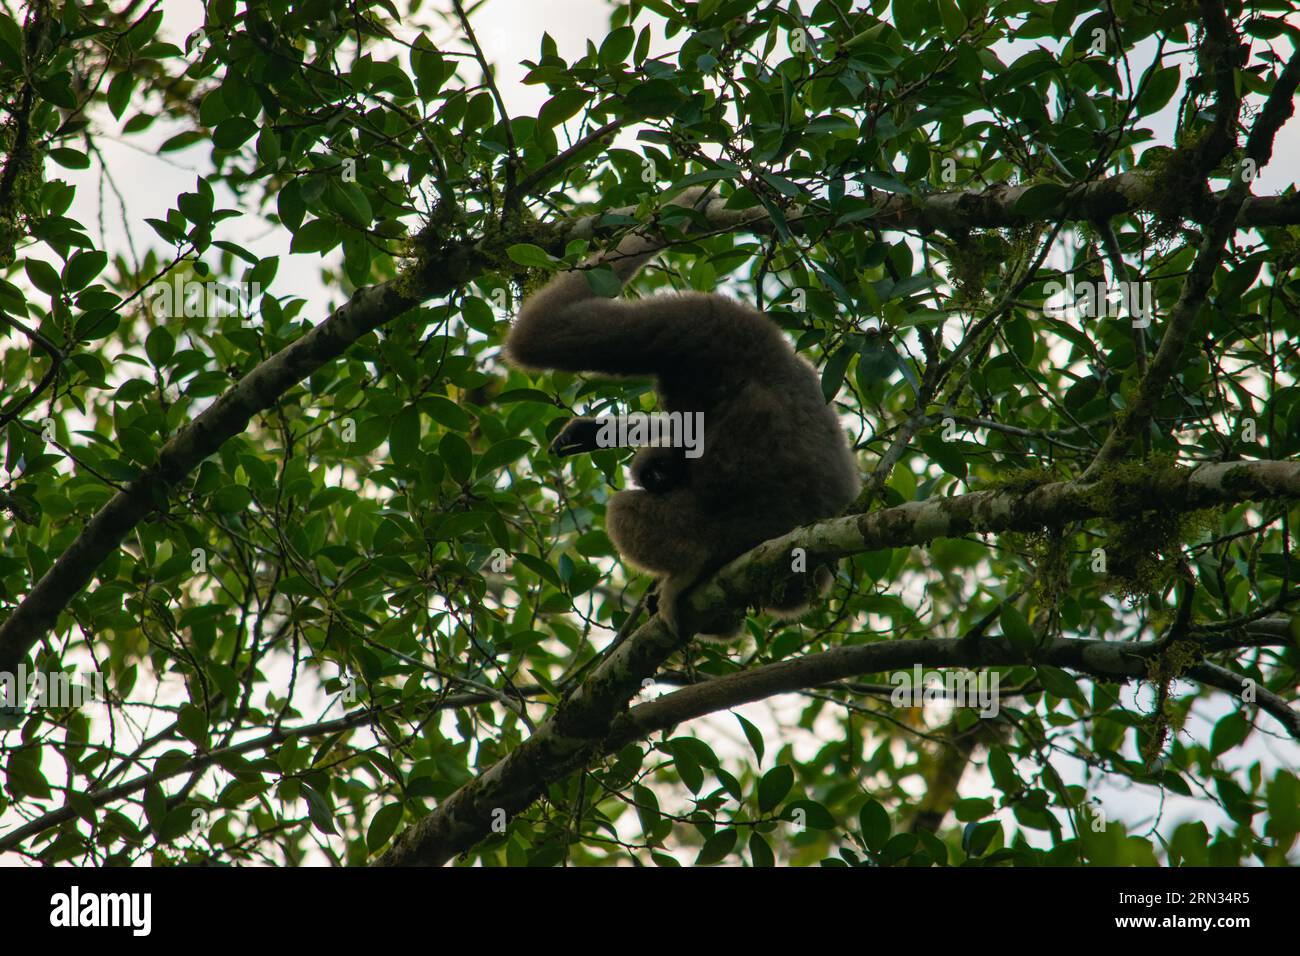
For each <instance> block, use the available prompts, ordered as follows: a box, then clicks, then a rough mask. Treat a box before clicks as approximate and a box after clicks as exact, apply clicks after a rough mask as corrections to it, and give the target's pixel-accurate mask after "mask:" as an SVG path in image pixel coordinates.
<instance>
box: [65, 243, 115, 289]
mask: <svg viewBox="0 0 1300 956" xmlns="http://www.w3.org/2000/svg"><path fill="white" fill-rule="evenodd" d="M106 265H108V255H107V254H106V253H103V252H100V251H99V250H98V249H90V250H86V251H84V252H78V253H76V254H75V255H74V256H73V257H72V258H71V259H69V260H68V264H67V265H65V266H64V267H63V286H64V288H66V289H67V290H68V291H69V292H76V291H78V290H79V289H84V288H85V287H86V286H88V285H90V280H91V279H93V278H95V276H97V275H99V274H100V273H101V272H103V271H104V266H106Z"/></svg>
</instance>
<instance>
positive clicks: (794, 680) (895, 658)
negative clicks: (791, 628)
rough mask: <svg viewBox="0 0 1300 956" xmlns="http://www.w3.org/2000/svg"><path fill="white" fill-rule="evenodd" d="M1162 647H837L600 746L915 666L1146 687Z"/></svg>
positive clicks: (647, 719) (732, 681)
mask: <svg viewBox="0 0 1300 956" xmlns="http://www.w3.org/2000/svg"><path fill="white" fill-rule="evenodd" d="M1163 646H1164V645H1163V643H1162V642H1159V641H1148V642H1145V643H1140V644H1139V643H1130V642H1127V641H1084V640H1078V639H1070V638H1056V639H1054V640H1051V641H1048V642H1046V643H1045V644H1044V645H1043V646H1042V647H1041V648H1039V649H1038V650H1036V651H1034V652H1033V653H1032V654H1030V655H1028V656H1027V655H1025V654H1024V653H1023V652H1022V651H1020V650H1018V649H1016V647H1015V646H1013V645H1012V643H1011V642H1010V641H1009V640H1008V639H1007V638H1005V637H985V638H981V639H980V640H978V641H968V640H965V639H964V638H942V639H928V638H923V639H921V640H909V641H880V642H877V643H874V644H859V645H856V646H852V647H836V648H833V649H832V650H829V651H823V652H822V653H820V654H809V655H807V656H805V657H797V658H793V659H791V660H785V661H777V662H776V663H773V664H765V665H764V666H762V667H755V668H752V669H750V670H747V671H740V672H738V673H735V674H727V675H726V676H724V677H717V678H714V679H713V680H709V681H704V682H703V683H700V684H693V685H692V686H690V687H686V688H683V689H682V690H679V691H675V692H673V693H671V694H665V695H664V696H662V697H659V698H657V699H656V700H653V701H650V702H648V703H645V704H638V705H637V706H636V707H633V708H632V709H631V710H629V711H627V712H626V713H625V714H622V715H620V716H619V717H618V718H617V719H616V720H615V721H614V724H613V726H612V727H611V728H610V733H609V736H608V737H607V738H606V739H605V740H604V741H603V742H602V743H601V751H602V753H603V754H611V753H616V752H617V751H618V750H620V749H621V748H623V747H625V746H627V745H628V744H629V743H632V742H633V741H637V740H644V739H645V738H646V737H648V736H649V735H650V734H652V733H655V732H656V731H660V730H667V729H668V728H670V727H674V726H676V725H677V724H682V723H685V722H686V721H688V720H694V719H696V718H698V717H704V716H706V715H707V714H712V713H716V712H718V711H721V710H730V709H731V708H733V707H739V706H740V705H741V704H747V703H752V702H753V701H757V700H766V699H767V698H769V697H774V696H776V695H777V694H788V693H792V692H794V691H799V690H804V689H806V688H809V687H817V686H820V685H822V684H826V683H829V682H831V681H837V680H844V679H846V678H850V677H857V676H861V675H866V674H877V673H881V672H883V671H899V670H907V669H909V668H911V667H913V666H915V665H917V664H920V665H921V666H922V667H961V668H981V667H1013V666H1016V665H1020V664H1050V665H1052V666H1053V667H1060V668H1067V669H1069V670H1072V671H1077V672H1078V673H1081V674H1086V675H1088V676H1090V677H1097V678H1101V679H1104V680H1123V681H1127V680H1133V679H1140V678H1145V677H1146V676H1147V661H1148V660H1149V659H1150V658H1151V657H1152V656H1153V655H1155V654H1158V653H1160V652H1161V650H1163ZM1187 673H1188V676H1189V677H1192V678H1194V679H1195V680H1197V681H1200V682H1201V683H1204V684H1208V685H1210V686H1212V687H1217V688H1219V689H1220V690H1226V691H1228V692H1229V693H1231V694H1234V695H1236V696H1241V694H1242V693H1243V692H1244V691H1246V690H1247V689H1248V684H1247V682H1246V679H1245V678H1243V677H1241V676H1239V675H1237V674H1234V673H1232V671H1229V670H1226V669H1225V668H1222V667H1219V666H1218V665H1215V664H1209V663H1200V664H1195V665H1193V666H1192V667H1191V668H1190V669H1189V670H1188V672H1187ZM1252 692H1253V693H1254V694H1255V695H1256V703H1258V704H1259V707H1260V709H1261V710H1264V711H1267V712H1268V713H1270V714H1272V715H1273V716H1274V717H1276V718H1277V719H1278V720H1279V721H1280V722H1281V723H1282V725H1283V726H1284V727H1285V728H1286V731H1287V733H1289V734H1290V735H1291V736H1292V737H1295V738H1296V739H1297V740H1300V711H1295V710H1292V709H1291V708H1290V707H1289V706H1288V705H1287V703H1286V701H1284V700H1283V699H1282V698H1280V697H1278V696H1277V695H1276V694H1274V693H1272V692H1270V691H1267V690H1264V689H1263V688H1260V687H1254V688H1253V690H1252Z"/></svg>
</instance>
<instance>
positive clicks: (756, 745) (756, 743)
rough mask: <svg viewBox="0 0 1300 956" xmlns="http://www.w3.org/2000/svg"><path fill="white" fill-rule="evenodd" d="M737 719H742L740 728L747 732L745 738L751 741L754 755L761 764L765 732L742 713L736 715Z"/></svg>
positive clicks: (750, 744)
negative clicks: (741, 714)
mask: <svg viewBox="0 0 1300 956" xmlns="http://www.w3.org/2000/svg"><path fill="white" fill-rule="evenodd" d="M734 716H735V718H736V720H738V721H740V729H741V730H743V731H744V732H745V739H746V740H748V741H749V746H750V747H751V748H752V749H753V751H754V756H755V757H756V758H757V759H758V762H759V763H760V764H761V763H762V762H763V732H762V731H761V730H759V729H758V728H757V727H755V726H754V725H753V724H751V723H750V722H749V721H748V720H746V719H745V718H744V717H742V716H740V714H735V715H734Z"/></svg>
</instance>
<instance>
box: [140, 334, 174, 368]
mask: <svg viewBox="0 0 1300 956" xmlns="http://www.w3.org/2000/svg"><path fill="white" fill-rule="evenodd" d="M144 351H145V354H146V355H148V356H149V361H151V362H153V364H154V367H155V368H161V367H162V366H164V365H166V364H167V360H168V359H169V358H171V357H172V353H173V352H175V351H176V339H175V338H173V337H172V334H171V333H170V332H169V331H167V329H166V327H164V326H161V325H159V326H156V327H155V328H152V329H150V330H149V334H148V335H147V336H146V337H145V340H144Z"/></svg>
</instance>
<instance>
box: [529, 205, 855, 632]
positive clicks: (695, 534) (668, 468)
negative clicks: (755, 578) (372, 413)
mask: <svg viewBox="0 0 1300 956" xmlns="http://www.w3.org/2000/svg"><path fill="white" fill-rule="evenodd" d="M701 192H702V191H699V190H697V191H693V192H691V193H689V194H687V195H684V196H683V197H681V198H680V199H679V200H678V202H679V203H680V204H686V203H688V202H694V201H696V200H697V199H698V196H699V195H700V193H701ZM662 245H663V243H662V241H656V240H655V239H654V238H652V237H651V236H650V235H649V234H648V233H647V231H646V230H641V231H637V232H632V233H630V234H628V235H627V236H625V237H624V238H623V240H622V241H621V242H620V243H619V244H618V245H617V247H616V248H615V249H614V250H613V251H612V252H606V253H604V254H602V255H598V256H595V257H593V259H591V260H589V261H588V262H587V263H586V264H585V267H586V268H591V267H593V266H599V265H606V266H608V267H609V268H610V269H612V270H613V272H614V275H615V276H616V277H617V278H618V279H619V282H620V287H621V285H625V284H626V283H627V282H628V281H629V280H630V279H631V278H632V277H633V276H634V275H635V274H636V273H637V271H638V270H640V269H641V267H642V266H643V265H645V263H646V262H647V261H648V260H649V259H650V258H651V257H652V256H653V255H654V254H655V253H656V252H657V251H659V249H660V248H661V247H662ZM505 354H506V357H507V359H508V360H509V361H510V362H511V363H512V364H514V365H516V366H520V367H522V368H526V369H557V370H562V371H567V372H594V373H599V374H602V375H606V376H614V377H653V379H654V383H655V392H656V394H657V395H658V398H659V403H660V406H661V407H662V408H663V409H664V410H666V411H668V412H683V413H694V412H702V413H703V416H704V417H703V424H704V432H703V447H702V454H698V452H697V454H698V457H690V456H687V455H686V454H684V453H683V449H682V448H664V447H654V448H642V449H641V450H640V451H638V452H637V454H636V456H635V458H634V459H633V462H632V475H633V478H634V479H635V481H636V483H637V484H638V485H639V486H640V487H639V488H638V489H636V490H626V491H620V492H618V493H617V494H615V495H614V496H613V497H612V498H611V499H610V502H609V505H608V508H607V509H606V520H605V524H606V532H607V533H608V535H609V537H610V540H611V541H612V542H613V543H614V546H615V547H616V548H618V551H619V553H620V554H621V555H622V556H623V558H624V559H625V560H626V561H628V562H629V563H631V564H633V565H635V566H637V567H640V568H643V569H645V570H647V571H651V572H654V573H656V574H658V575H660V576H661V579H660V581H659V585H658V609H659V614H660V616H661V617H662V618H664V620H665V621H666V623H668V625H669V626H670V627H672V628H674V629H677V628H678V626H679V619H678V603H677V602H678V600H679V598H680V597H681V595H682V594H683V592H684V591H685V590H686V589H687V588H689V587H690V586H691V585H693V584H694V583H696V582H697V581H699V580H701V579H702V578H704V577H706V576H708V575H709V574H711V573H712V572H713V571H715V570H717V569H718V568H720V567H721V566H722V565H724V564H726V563H727V562H728V561H730V560H731V559H732V558H735V557H737V556H738V555H740V554H743V553H744V552H746V551H748V550H749V549H750V548H753V547H754V546H755V545H757V544H759V543H761V542H763V541H766V540H767V539H769V538H774V537H777V536H779V535H782V534H785V533H786V532H787V531H790V530H791V529H793V528H795V527H798V526H799V525H803V524H808V523H810V522H814V521H818V520H821V519H824V518H831V517H834V516H835V515H837V514H839V513H840V512H841V511H842V510H843V509H844V508H845V507H846V506H847V505H848V504H849V502H851V501H852V500H853V499H854V498H855V497H856V495H857V493H858V488H859V478H858V473H857V469H856V468H855V467H854V461H853V456H852V454H851V453H850V451H849V447H848V443H847V441H846V437H845V434H844V432H843V430H842V429H841V427H840V424H839V421H838V420H837V418H836V416H835V413H834V412H833V411H832V410H831V409H830V408H829V407H828V406H827V405H826V403H825V401H824V400H823V398H822V391H821V386H820V383H819V380H818V376H817V373H816V371H814V369H813V367H812V366H811V365H810V364H809V363H808V362H807V361H805V360H804V359H803V358H801V357H800V356H798V355H797V354H796V353H795V351H794V349H793V348H791V346H790V344H789V343H788V342H787V341H786V339H785V337H784V336H783V335H782V333H781V332H780V330H779V329H778V328H777V327H776V325H774V324H773V323H772V322H771V321H770V320H769V319H767V318H766V317H765V316H764V315H763V314H762V313H761V312H758V311H757V310H755V309H753V308H751V307H749V306H748V305H745V304H744V303H742V302H739V301H737V300H735V299H733V298H730V297H728V296H725V295H720V294H716V293H713V294H705V293H698V292H687V293H677V294H670V295H655V296H650V297H647V298H643V299H632V300H626V299H606V298H601V297H600V296H598V295H597V294H596V293H595V292H593V291H592V289H591V286H590V284H589V283H588V281H587V277H586V275H584V273H583V270H582V269H577V270H572V271H568V272H563V273H560V274H559V275H557V276H555V277H554V278H553V279H552V280H551V281H550V282H549V283H548V284H547V285H546V286H545V287H543V288H542V289H541V290H539V291H538V292H536V293H535V294H533V295H532V296H530V297H529V298H528V299H527V300H526V301H525V302H524V303H523V305H522V307H521V308H520V311H519V317H518V318H517V319H516V321H515V324H514V327H513V328H512V329H511V331H510V335H509V337H508V338H507V340H506V343H505ZM597 428H598V425H597V423H596V422H595V421H594V420H592V419H575V420H574V421H572V422H570V423H569V425H568V426H567V427H566V428H565V430H564V432H562V433H561V435H560V436H559V437H558V438H557V439H556V441H555V443H554V445H553V446H552V449H553V450H555V451H557V452H558V453H559V454H573V453H576V452H579V451H590V450H592V449H594V448H595V447H596V441H595V435H596V429H597ZM799 577H801V576H798V575H796V576H794V578H793V579H789V580H787V579H784V578H783V579H782V581H781V582H780V583H778V584H777V585H776V586H775V587H774V589H773V590H774V591H775V592H776V593H774V594H772V595H770V596H768V597H766V598H763V599H762V602H761V603H762V605H763V607H764V608H766V609H767V610H771V611H775V612H778V613H779V612H784V613H785V614H786V615H787V616H789V615H792V614H798V613H799V612H801V611H803V610H805V609H806V605H807V600H808V596H807V592H809V591H811V590H813V588H814V585H815V586H816V588H817V589H818V590H821V591H822V592H823V593H824V591H825V589H826V588H827V587H829V585H830V583H831V579H832V576H831V574H830V572H829V571H828V570H827V569H826V568H824V567H814V568H810V569H809V574H807V575H804V576H802V577H803V578H804V579H805V580H804V581H803V582H802V583H801V582H799V581H798V580H796V579H797V578H799ZM812 577H816V581H815V582H810V581H807V580H806V579H807V578H812ZM692 623H693V624H694V623H695V622H692ZM739 623H740V622H737V621H735V620H734V619H733V620H731V621H727V622H725V623H723V624H719V622H708V624H707V625H706V626H707V627H709V628H710V629H712V630H735V631H738V630H739Z"/></svg>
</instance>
